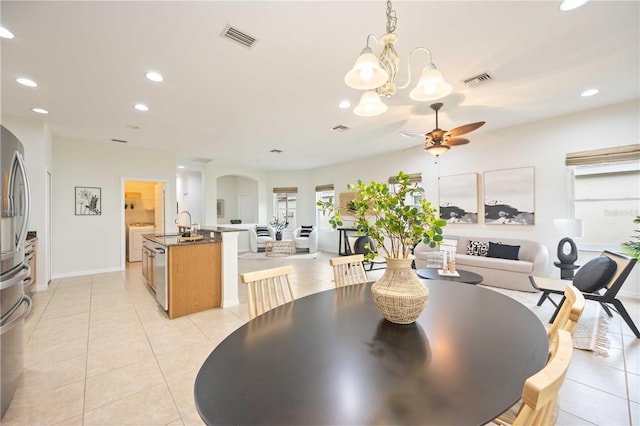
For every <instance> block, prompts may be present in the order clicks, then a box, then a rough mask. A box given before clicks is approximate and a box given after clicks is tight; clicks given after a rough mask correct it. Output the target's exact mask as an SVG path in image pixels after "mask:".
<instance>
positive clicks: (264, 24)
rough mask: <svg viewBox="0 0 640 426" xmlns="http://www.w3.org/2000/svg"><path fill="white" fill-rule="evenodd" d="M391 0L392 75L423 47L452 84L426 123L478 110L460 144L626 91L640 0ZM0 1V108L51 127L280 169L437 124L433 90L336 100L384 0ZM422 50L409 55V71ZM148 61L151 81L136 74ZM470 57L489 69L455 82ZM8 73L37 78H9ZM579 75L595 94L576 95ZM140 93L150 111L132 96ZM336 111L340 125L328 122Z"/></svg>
mask: <svg viewBox="0 0 640 426" xmlns="http://www.w3.org/2000/svg"><path fill="white" fill-rule="evenodd" d="M393 6H394V9H395V10H396V13H397V16H398V24H397V30H396V34H397V35H398V37H399V41H398V42H397V50H398V52H399V54H400V56H401V59H402V60H403V65H402V69H401V72H400V77H399V81H400V83H403V82H404V81H405V80H406V70H407V67H406V59H407V55H408V53H409V51H410V50H411V49H413V48H414V47H417V46H424V47H428V48H429V49H430V50H431V51H432V52H433V61H434V63H435V64H436V65H437V66H438V68H439V69H440V70H441V71H442V73H443V75H444V77H445V79H447V80H448V81H449V82H450V83H451V84H452V85H453V93H452V94H451V95H449V96H448V97H446V98H444V99H443V100H442V101H441V102H444V108H443V109H442V111H441V114H440V127H441V128H443V129H451V128H453V127H457V126H459V125H462V124H466V123H470V122H474V121H486V122H487V124H486V125H485V126H484V127H482V128H481V129H479V130H477V131H476V132H474V133H472V134H470V135H468V137H469V138H470V139H471V141H472V143H473V136H474V134H479V133H480V132H486V131H490V130H495V129H499V128H504V127H508V126H513V125H517V124H521V123H525V122H531V121H537V120H542V119H546V118H549V117H553V116H557V115H563V114H568V113H572V112H577V111H582V110H587V109H592V108H596V107H600V106H605V105H609V104H613V103H617V102H622V101H628V100H633V99H638V98H639V97H640V81H639V80H640V78H639V75H640V54H639V50H640V48H639V44H640V41H639V40H640V34H639V28H640V25H639V20H640V2H638V1H591V2H589V3H587V4H586V5H585V6H583V7H582V8H580V9H577V10H574V11H572V12H561V11H560V10H559V1H395V2H393ZM0 8H1V9H0V17H1V23H2V26H4V27H6V28H7V29H9V30H11V31H12V32H13V33H14V35H15V38H14V39H12V40H6V39H2V45H1V49H2V87H1V88H2V114H6V115H9V116H14V117H24V118H33V119H43V120H45V121H46V123H47V125H48V126H49V129H50V130H51V132H52V133H53V134H54V135H56V136H64V137H71V138H77V139H81V140H86V141H87V142H88V143H90V142H93V141H100V142H108V141H110V140H111V139H112V138H115V139H123V140H127V141H128V143H129V145H130V146H136V147H146V148H154V149H164V150H173V151H178V158H179V159H180V160H184V159H189V158H194V157H201V158H210V159H213V164H220V165H225V166H229V165H236V166H239V167H249V168H258V169H264V170H283V169H309V168H315V167H319V166H323V165H328V164H334V163H338V162H343V161H349V160H352V159H354V158H358V157H362V156H369V155H377V154H382V153H386V152H391V151H397V150H403V149H408V148H409V147H412V146H415V145H416V144H419V143H420V141H419V140H417V139H408V138H405V137H403V136H401V135H399V133H398V132H399V131H400V130H408V131H415V132H427V131H430V130H431V129H433V128H434V127H435V126H434V125H435V122H434V115H433V112H432V111H431V110H430V109H429V107H428V105H429V104H430V103H431V102H427V103H420V104H418V103H416V102H413V101H411V100H410V99H409V97H408V92H409V89H405V90H403V91H400V92H399V93H398V94H397V95H396V96H394V97H393V98H392V99H390V100H389V101H388V104H389V105H390V108H389V111H387V113H385V114H384V115H382V116H377V117H372V118H361V117H357V116H355V115H354V114H353V113H352V112H351V110H341V109H339V108H338V103H339V102H340V101H341V100H342V99H349V100H350V101H351V103H352V105H353V106H355V105H356V104H357V102H358V99H359V96H360V92H358V91H356V90H353V89H350V88H349V87H347V86H346V85H345V84H344V82H343V78H344V74H345V73H346V72H347V71H348V70H349V69H350V68H351V66H352V65H353V62H354V61H355V59H356V57H357V56H358V54H359V53H360V50H361V49H362V48H363V47H364V44H365V39H366V36H367V34H369V33H373V34H375V35H376V36H380V35H382V34H383V33H384V32H385V9H386V4H385V2H384V1H356V2H347V1H298V2H284V1H260V2H244V1H229V2H218V1H200V2H196V1H193V2H191V1H174V2H168V1H160V2H154V1H136V2H126V1H124V2H121V1H110V2H93V1H69V2H58V1H46V2H31V1H7V0H3V1H2V2H1V4H0ZM227 24H231V25H232V26H234V27H236V28H238V29H240V30H242V31H244V32H246V33H248V34H250V35H252V36H254V37H256V38H257V39H258V42H257V43H256V45H255V46H254V47H253V48H252V49H247V48H245V47H242V46H239V45H237V44H235V43H233V42H230V41H229V40H226V39H223V38H221V37H220V34H221V32H222V31H223V29H224V27H225V26H226V25H227ZM425 63H426V59H425V57H424V56H420V54H418V55H417V56H416V57H415V58H414V60H413V64H414V69H413V73H414V75H416V74H419V72H420V71H421V69H422V67H423V66H424V65H425ZM149 70H157V71H159V72H161V73H162V74H163V75H164V77H165V80H164V82H162V83H153V82H150V81H148V80H147V79H146V78H145V77H144V74H145V72H147V71H149ZM482 72H489V73H490V74H492V75H493V77H494V79H495V80H494V81H492V82H490V83H488V84H486V85H484V86H480V87H476V88H468V87H466V86H465V85H464V84H463V83H462V81H463V80H464V79H466V78H468V77H470V76H474V75H476V74H479V73H482ZM20 76H27V77H30V78H31V79H33V80H35V81H36V82H37V83H38V84H39V86H38V87H37V88H29V87H24V86H21V85H19V84H17V83H16V82H15V79H16V78H17V77H20ZM591 87H595V88H598V89H599V90H600V93H599V94H598V95H596V96H594V97H590V98H581V97H580V93H581V92H582V91H583V90H585V89H587V88H591ZM138 102H142V103H145V104H147V105H148V106H149V108H150V110H149V111H148V112H139V111H136V110H134V109H133V104H135V103H138ZM439 102H440V101H439ZM32 107H42V108H45V109H47V110H48V111H49V114H48V115H46V116H42V115H38V114H35V113H33V112H32V111H31V108H32ZM128 125H134V126H139V129H138V130H134V129H131V128H130V127H127V126H128ZM336 125H345V126H347V127H349V128H350V129H351V130H348V131H346V132H343V133H339V132H335V131H332V130H331V128H332V127H334V126H336ZM549 131H553V129H549ZM109 143H113V142H109ZM272 149H280V150H282V151H284V152H283V153H282V154H272V153H270V152H269V151H270V150H272ZM454 149H464V147H456V148H454ZM424 155H427V154H424Z"/></svg>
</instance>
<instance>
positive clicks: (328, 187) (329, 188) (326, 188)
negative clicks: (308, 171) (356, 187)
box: [316, 184, 333, 192]
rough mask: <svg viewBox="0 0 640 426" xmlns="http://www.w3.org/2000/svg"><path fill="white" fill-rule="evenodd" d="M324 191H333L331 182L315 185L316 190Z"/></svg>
mask: <svg viewBox="0 0 640 426" xmlns="http://www.w3.org/2000/svg"><path fill="white" fill-rule="evenodd" d="M324 191H333V184H329V185H318V186H316V192H324Z"/></svg>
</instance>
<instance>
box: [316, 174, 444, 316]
mask: <svg viewBox="0 0 640 426" xmlns="http://www.w3.org/2000/svg"><path fill="white" fill-rule="evenodd" d="M395 179H396V182H397V183H396V184H395V185H394V190H393V191H392V190H391V189H390V188H389V185H388V184H386V183H380V182H375V181H372V182H370V183H369V184H365V183H364V182H362V181H360V180H358V183H357V184H349V185H348V186H347V188H348V189H349V190H351V191H355V193H356V196H355V198H354V199H353V201H352V206H353V209H354V210H353V212H352V213H353V215H354V216H355V217H356V219H357V222H356V229H357V230H358V234H360V235H367V236H369V238H371V240H373V241H374V243H376V245H377V247H378V250H380V251H382V253H383V256H384V257H385V259H386V261H387V269H386V270H385V273H384V275H383V276H382V277H381V278H380V279H379V280H378V281H376V282H375V283H374V284H373V286H372V287H371V291H372V293H373V297H374V300H375V302H376V305H377V306H378V308H379V309H380V311H381V312H382V314H383V315H384V317H385V318H386V319H387V320H389V321H391V322H395V323H398V324H409V323H412V322H414V321H415V320H416V319H417V318H418V316H420V313H421V312H422V310H423V309H424V306H425V305H426V303H427V299H428V296H429V291H428V289H427V287H425V286H424V285H423V284H422V282H421V281H420V280H419V279H418V277H417V276H416V274H415V273H414V272H413V271H412V269H411V262H412V261H413V258H414V257H413V254H412V253H411V251H412V249H413V247H414V246H415V245H417V244H418V243H419V242H423V243H425V244H429V245H430V246H432V247H435V245H436V244H438V243H439V242H440V241H442V228H443V227H444V226H446V224H447V222H446V221H445V220H443V219H440V217H439V216H438V214H437V208H435V207H433V206H432V205H431V203H429V202H428V201H426V200H425V199H424V198H421V199H420V201H419V204H418V205H411V204H408V203H407V200H408V199H414V197H415V196H416V195H419V194H422V193H424V189H423V188H421V187H420V186H418V185H417V184H414V183H411V182H410V180H409V175H408V174H406V173H404V172H402V171H400V172H399V173H398V175H397V176H396V177H395ZM317 205H318V206H319V207H320V209H321V210H322V211H323V212H324V213H325V214H329V215H330V217H329V223H330V224H331V226H332V227H333V228H336V227H338V226H342V218H341V215H340V210H339V209H338V208H337V206H335V205H334V204H333V202H332V200H329V201H327V202H322V201H318V203H317ZM374 256H375V253H373V252H370V253H369V254H368V255H367V256H366V258H367V259H368V260H371V259H372V258H373V257H374ZM420 305H421V307H420ZM396 308H399V309H396Z"/></svg>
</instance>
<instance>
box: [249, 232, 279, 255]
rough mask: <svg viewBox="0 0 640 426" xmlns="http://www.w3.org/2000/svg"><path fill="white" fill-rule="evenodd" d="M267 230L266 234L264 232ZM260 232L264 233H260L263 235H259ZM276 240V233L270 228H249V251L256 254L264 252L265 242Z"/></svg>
mask: <svg viewBox="0 0 640 426" xmlns="http://www.w3.org/2000/svg"><path fill="white" fill-rule="evenodd" d="M265 229H266V232H264V230H265ZM259 230H260V231H262V232H260V233H261V234H262V235H258V233H259ZM267 234H268V235H267ZM275 239H276V231H275V230H274V229H273V228H272V227H270V226H263V225H258V226H251V227H249V249H250V250H251V251H252V252H254V253H257V252H259V251H264V242H265V241H267V240H275Z"/></svg>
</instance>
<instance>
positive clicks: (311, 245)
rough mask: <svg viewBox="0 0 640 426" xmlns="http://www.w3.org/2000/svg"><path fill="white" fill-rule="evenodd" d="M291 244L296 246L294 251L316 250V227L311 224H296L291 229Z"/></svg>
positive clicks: (312, 251)
mask: <svg viewBox="0 0 640 426" xmlns="http://www.w3.org/2000/svg"><path fill="white" fill-rule="evenodd" d="M303 231H304V232H303ZM293 244H294V245H295V247H296V251H298V250H301V251H308V252H309V253H315V252H317V251H318V228H316V227H315V226H311V225H309V226H298V227H297V228H296V229H294V230H293Z"/></svg>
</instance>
